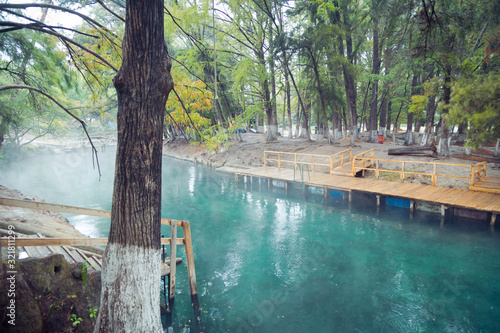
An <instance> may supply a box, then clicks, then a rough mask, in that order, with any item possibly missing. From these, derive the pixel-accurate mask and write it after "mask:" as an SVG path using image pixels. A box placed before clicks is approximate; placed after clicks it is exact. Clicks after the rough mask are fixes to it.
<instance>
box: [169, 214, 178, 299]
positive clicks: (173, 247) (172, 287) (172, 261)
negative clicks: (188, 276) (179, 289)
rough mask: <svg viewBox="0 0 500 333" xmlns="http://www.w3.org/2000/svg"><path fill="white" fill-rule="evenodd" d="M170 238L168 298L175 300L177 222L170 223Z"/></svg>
mask: <svg viewBox="0 0 500 333" xmlns="http://www.w3.org/2000/svg"><path fill="white" fill-rule="evenodd" d="M170 227H171V228H170V239H171V240H172V241H171V243H170V289H169V290H170V292H169V295H168V298H169V299H170V300H173V299H174V297H175V271H176V264H175V258H176V256H177V242H176V241H177V224H175V223H172V224H171V225H170Z"/></svg>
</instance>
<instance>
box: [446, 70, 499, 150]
mask: <svg viewBox="0 0 500 333" xmlns="http://www.w3.org/2000/svg"><path fill="white" fill-rule="evenodd" d="M449 117H450V121H451V122H452V123H455V124H461V123H468V124H469V126H470V128H469V131H468V133H467V137H468V140H469V142H468V144H469V145H472V147H474V148H477V147H478V146H480V145H482V144H484V143H487V142H489V141H492V140H495V139H497V138H499V137H500V73H499V72H496V73H490V74H488V75H484V76H479V75H478V76H475V77H474V78H468V79H465V78H464V79H462V80H459V81H456V82H455V83H454V85H453V91H452V95H451V106H450V114H449Z"/></svg>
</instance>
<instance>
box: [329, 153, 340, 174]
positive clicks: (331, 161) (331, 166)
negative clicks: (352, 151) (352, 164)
mask: <svg viewBox="0 0 500 333" xmlns="http://www.w3.org/2000/svg"><path fill="white" fill-rule="evenodd" d="M340 165H342V162H340ZM332 170H333V156H331V155H330V171H332Z"/></svg>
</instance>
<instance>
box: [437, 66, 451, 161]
mask: <svg viewBox="0 0 500 333" xmlns="http://www.w3.org/2000/svg"><path fill="white" fill-rule="evenodd" d="M450 84H451V68H450V67H448V68H446V71H445V75H444V86H443V102H444V107H443V110H442V111H441V140H440V142H439V147H440V149H439V155H440V156H443V157H449V156H450V146H449V143H448V138H449V137H450V127H449V125H448V121H447V119H446V118H447V117H448V108H447V107H448V105H449V104H450V99H451V87H450Z"/></svg>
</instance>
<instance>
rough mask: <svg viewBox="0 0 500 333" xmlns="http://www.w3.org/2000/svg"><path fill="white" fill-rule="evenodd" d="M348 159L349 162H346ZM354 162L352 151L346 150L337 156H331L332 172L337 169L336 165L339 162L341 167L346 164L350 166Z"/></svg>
mask: <svg viewBox="0 0 500 333" xmlns="http://www.w3.org/2000/svg"><path fill="white" fill-rule="evenodd" d="M336 156H338V158H337V159H335V160H334V158H335V157H336ZM346 159H347V161H346ZM351 161H352V149H351V148H349V149H346V150H342V151H340V152H338V153H336V154H333V155H331V156H330V171H332V170H333V169H334V168H335V167H337V166H336V165H335V164H336V163H337V162H338V163H339V165H338V166H339V167H341V166H344V164H349V163H351Z"/></svg>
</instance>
